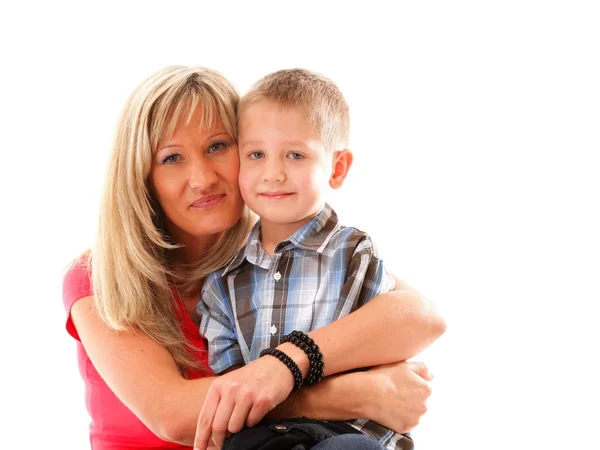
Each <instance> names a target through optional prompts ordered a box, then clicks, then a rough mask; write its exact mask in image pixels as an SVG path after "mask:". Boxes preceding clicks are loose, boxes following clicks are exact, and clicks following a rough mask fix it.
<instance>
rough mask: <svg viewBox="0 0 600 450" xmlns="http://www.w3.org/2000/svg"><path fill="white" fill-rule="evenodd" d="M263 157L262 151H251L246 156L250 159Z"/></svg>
mask: <svg viewBox="0 0 600 450" xmlns="http://www.w3.org/2000/svg"><path fill="white" fill-rule="evenodd" d="M262 157H263V152H258V151H257V152H252V153H250V154H248V158H250V159H260V158H262Z"/></svg>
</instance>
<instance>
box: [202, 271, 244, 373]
mask: <svg viewBox="0 0 600 450" xmlns="http://www.w3.org/2000/svg"><path fill="white" fill-rule="evenodd" d="M220 273H221V272H216V273H214V274H212V275H210V276H209V277H208V278H207V279H206V282H205V285H204V288H203V289H202V299H201V300H200V302H199V303H198V307H197V312H198V314H199V315H200V316H201V322H200V333H201V334H203V335H204V337H205V338H206V339H207V341H208V364H209V365H210V368H211V369H212V371H213V372H214V373H217V374H218V373H221V372H223V371H224V370H227V369H229V368H230V367H231V366H234V365H238V364H244V358H243V356H242V352H241V350H240V345H239V343H238V340H237V333H236V329H235V320H234V317H233V310H232V308H231V305H230V303H229V295H228V293H227V291H226V290H225V286H224V284H223V280H222V278H221V275H220Z"/></svg>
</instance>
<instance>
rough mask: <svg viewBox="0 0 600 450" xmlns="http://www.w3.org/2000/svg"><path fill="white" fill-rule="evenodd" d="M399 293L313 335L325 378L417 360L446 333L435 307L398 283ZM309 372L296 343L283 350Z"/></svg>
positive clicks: (383, 296) (385, 296)
mask: <svg viewBox="0 0 600 450" xmlns="http://www.w3.org/2000/svg"><path fill="white" fill-rule="evenodd" d="M398 284H399V287H400V290H395V291H392V292H387V293H385V294H381V295H378V296H377V297H375V298H373V299H372V300H371V301H370V302H368V303H367V304H365V305H364V306H362V307H361V308H359V309H357V310H356V311H354V312H353V313H351V314H349V315H348V316H346V317H343V318H341V319H339V320H336V321H335V322H332V323H331V324H329V325H327V326H325V327H323V328H320V329H318V330H315V331H311V332H309V333H308V335H309V336H310V337H312V338H313V339H314V340H315V342H316V343H317V344H318V345H319V347H320V349H321V353H323V356H324V362H325V367H324V373H323V374H324V375H331V374H335V373H340V372H346V371H348V370H352V369H357V368H362V367H372V366H378V365H381V364H389V363H394V362H397V361H404V360H407V359H409V358H412V357H414V356H416V355H417V354H419V353H420V352H422V351H423V350H425V349H426V348H427V347H429V346H430V345H431V344H432V343H433V342H435V340H436V339H438V338H439V337H440V336H441V335H442V334H443V333H444V332H445V330H446V324H445V322H444V319H443V318H442V317H441V316H440V314H439V313H438V312H437V311H436V308H435V307H434V305H433V303H431V302H430V301H429V300H427V299H425V298H424V297H423V296H422V295H421V294H420V293H419V292H417V291H416V290H414V289H411V288H410V287H408V286H407V285H406V284H405V283H403V282H399V283H398ZM278 348H279V349H280V350H282V351H283V352H285V353H287V354H288V355H289V356H290V357H291V358H292V359H294V361H296V363H297V364H298V366H299V367H300V369H301V370H302V373H303V374H307V373H308V368H309V362H308V358H307V357H306V355H305V354H304V352H303V351H302V350H301V349H299V348H298V347H296V346H295V345H293V344H291V343H285V344H282V345H280V346H279V347H278Z"/></svg>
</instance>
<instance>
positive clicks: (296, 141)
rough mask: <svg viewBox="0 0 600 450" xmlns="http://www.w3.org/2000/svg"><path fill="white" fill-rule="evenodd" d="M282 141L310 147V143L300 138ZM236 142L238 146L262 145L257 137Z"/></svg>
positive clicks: (287, 143)
mask: <svg viewBox="0 0 600 450" xmlns="http://www.w3.org/2000/svg"><path fill="white" fill-rule="evenodd" d="M283 143H284V144H286V145H294V146H296V147H305V148H309V147H310V145H309V144H308V143H307V142H306V141H304V140H302V139H286V140H284V141H283ZM238 144H239V146H240V148H241V147H247V146H261V145H263V141H261V140H258V139H251V140H247V141H241V142H238Z"/></svg>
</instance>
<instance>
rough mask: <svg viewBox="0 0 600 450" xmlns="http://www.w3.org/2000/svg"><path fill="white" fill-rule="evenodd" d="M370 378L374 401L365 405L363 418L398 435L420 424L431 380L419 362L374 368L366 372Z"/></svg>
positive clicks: (426, 369)
mask: <svg viewBox="0 0 600 450" xmlns="http://www.w3.org/2000/svg"><path fill="white" fill-rule="evenodd" d="M365 374H366V375H369V376H372V377H374V378H373V382H372V384H371V386H373V387H374V388H376V393H377V397H376V401H374V402H372V404H371V405H366V407H367V411H366V417H367V418H368V419H371V420H374V421H376V422H377V423H379V424H381V425H383V426H385V427H387V428H390V429H392V430H394V431H396V432H397V433H406V432H407V431H410V430H412V429H413V428H414V427H416V426H417V425H418V424H419V420H420V419H421V416H422V415H423V414H425V412H426V411H427V406H426V402H427V399H428V398H429V396H430V395H431V387H430V385H429V382H430V381H432V380H433V376H432V375H431V373H429V369H428V368H427V366H426V365H425V364H423V363H420V362H407V361H402V362H398V363H394V364H386V365H383V366H378V367H374V368H372V369H369V370H368V371H367V372H365Z"/></svg>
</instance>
